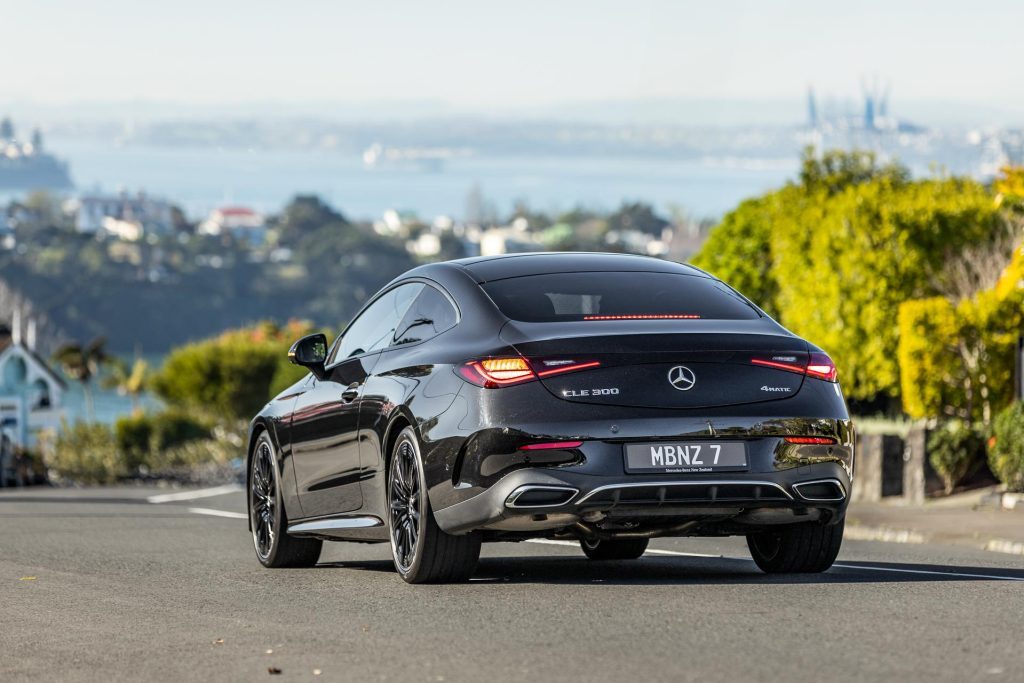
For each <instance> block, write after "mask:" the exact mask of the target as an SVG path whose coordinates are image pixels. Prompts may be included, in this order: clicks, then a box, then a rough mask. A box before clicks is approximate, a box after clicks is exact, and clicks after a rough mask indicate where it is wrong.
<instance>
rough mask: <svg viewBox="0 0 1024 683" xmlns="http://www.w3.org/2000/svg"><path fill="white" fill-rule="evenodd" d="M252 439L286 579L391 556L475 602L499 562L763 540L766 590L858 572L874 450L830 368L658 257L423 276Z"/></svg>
mask: <svg viewBox="0 0 1024 683" xmlns="http://www.w3.org/2000/svg"><path fill="white" fill-rule="evenodd" d="M289 357H290V358H291V360H292V362H294V363H297V364H299V365H301V366H304V367H306V368H308V369H309V371H310V372H309V375H307V376H306V377H305V378H304V379H302V380H300V381H299V382H297V383H296V384H295V385H293V386H292V387H290V388H288V389H287V390H285V391H283V392H282V393H281V394H280V395H279V396H277V397H276V398H274V399H273V400H272V401H271V402H270V403H268V404H267V405H266V407H265V408H264V409H263V410H262V411H261V412H260V413H259V415H257V416H256V418H255V419H254V420H253V422H252V425H251V431H250V438H249V447H248V487H247V491H248V500H249V521H250V527H251V531H252V538H253V542H254V544H255V546H256V554H257V556H258V557H259V560H260V562H262V563H263V564H264V565H265V566H267V567H286V566H291V567H294V566H312V565H313V564H315V563H316V562H317V559H318V558H319V555H320V550H321V545H322V542H323V541H324V540H331V541H358V542H370V543H376V542H380V543H390V544H391V551H392V556H393V558H394V564H395V568H396V569H397V570H398V573H399V574H400V575H401V576H402V578H403V579H405V580H406V581H408V582H411V583H420V582H436V581H457V580H465V579H467V578H468V577H469V576H470V575H471V574H472V573H473V570H474V567H475V565H476V563H477V559H478V558H479V555H480V544H481V543H482V542H485V541H517V540H524V539H528V538H554V539H574V540H578V541H579V543H580V545H581V546H582V550H583V552H584V553H586V555H587V557H589V558H591V559H594V560H626V559H633V558H638V557H640V556H641V555H642V554H643V553H644V551H645V549H646V547H647V543H648V539H651V538H655V537H659V536H726V535H742V536H746V538H747V543H748V546H749V547H750V552H751V554H752V555H753V558H754V561H755V562H756V563H757V565H758V566H759V567H760V568H761V569H763V570H764V571H767V572H820V571H824V570H825V569H827V568H828V567H830V566H831V565H832V563H833V561H834V560H835V557H836V555H837V553H838V552H839V546H840V543H841V542H842V537H843V522H844V517H845V513H846V506H847V502H848V499H849V492H850V484H851V480H852V476H853V458H854V453H853V450H854V429H853V425H852V423H851V422H850V419H849V416H848V414H847V409H846V404H845V401H844V399H843V394H842V392H841V391H840V388H839V384H838V383H837V381H836V369H835V366H834V365H833V363H832V361H831V360H830V359H829V357H828V356H827V355H826V354H825V353H823V352H822V350H821V349H819V348H817V347H815V346H814V345H813V344H810V343H808V342H807V341H805V340H803V339H800V338H799V337H797V336H795V335H793V334H792V333H791V332H789V331H787V330H786V329H784V328H783V327H782V326H780V325H779V324H778V323H776V322H775V321H774V320H772V319H771V318H769V317H768V316H767V315H766V314H765V313H764V312H763V311H761V310H760V309H759V308H758V307H757V306H756V305H754V304H753V303H751V302H750V301H748V300H747V299H745V298H744V297H743V296H741V295H740V294H738V293H737V292H736V291H735V290H733V289H731V288H730V287H729V286H728V285H726V284H724V283H722V282H721V281H720V280H717V279H716V278H714V277H711V276H710V275H708V274H707V273H705V272H703V271H701V270H698V269H696V268H693V267H691V266H687V265H681V264H678V263H672V262H669V261H663V260H659V259H654V258H647V257H642V256H629V255H621V254H591V253H543V254H510V255H505V256H496V257H480V258H469V259H461V260H458V261H450V262H446V263H435V264H430V265H425V266H420V267H418V268H415V269H413V270H411V271H409V272H408V273H406V274H404V275H402V276H401V277H399V278H397V279H395V280H394V281H393V282H391V283H390V284H388V285H387V286H386V287H385V288H384V289H382V290H381V291H380V292H379V293H378V294H377V295H376V296H374V297H373V298H372V299H370V301H369V303H368V304H367V305H366V306H365V307H364V308H363V310H362V311H361V312H360V313H359V315H357V316H356V317H355V319H354V320H353V321H352V323H351V324H350V325H349V326H348V327H347V328H346V329H345V331H344V333H343V334H342V335H341V336H340V337H339V338H338V339H337V340H335V341H334V343H333V344H331V345H330V346H329V345H328V343H327V339H326V338H325V337H324V336H323V335H319V334H318V335H312V336H309V337H305V338H303V339H300V340H298V341H297V342H295V344H294V346H293V347H292V348H291V350H290V351H289Z"/></svg>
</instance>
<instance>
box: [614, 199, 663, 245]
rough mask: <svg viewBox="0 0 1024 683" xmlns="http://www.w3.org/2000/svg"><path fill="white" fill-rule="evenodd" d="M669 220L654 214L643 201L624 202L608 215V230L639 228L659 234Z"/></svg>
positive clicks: (642, 230) (651, 233)
mask: <svg viewBox="0 0 1024 683" xmlns="http://www.w3.org/2000/svg"><path fill="white" fill-rule="evenodd" d="M668 225H669V222H668V221H667V220H665V219H664V218H662V217H661V216H659V215H658V214H656V213H655V212H654V208H653V207H652V206H651V205H650V204H645V203H644V202H632V203H630V202H624V203H623V204H622V206H620V207H619V210H618V211H616V212H615V213H613V214H612V215H611V216H609V217H608V228H609V229H610V230H639V231H640V232H644V233H647V234H648V235H654V236H655V237H660V236H661V231H662V230H664V229H665V228H667V227H668Z"/></svg>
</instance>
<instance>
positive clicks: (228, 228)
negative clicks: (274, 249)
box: [197, 206, 267, 246]
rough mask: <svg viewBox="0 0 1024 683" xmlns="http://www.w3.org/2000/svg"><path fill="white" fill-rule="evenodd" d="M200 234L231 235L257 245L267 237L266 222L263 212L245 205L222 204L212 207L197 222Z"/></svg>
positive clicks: (241, 240)
mask: <svg viewBox="0 0 1024 683" xmlns="http://www.w3.org/2000/svg"><path fill="white" fill-rule="evenodd" d="M197 232H198V233H199V234H200V235H212V236H215V237H216V236H220V235H225V234H227V235H231V237H232V238H234V239H235V240H237V241H239V242H246V243H247V244H250V245H252V246H259V245H261V244H263V242H264V241H266V238H267V222H266V219H265V218H264V217H263V214H261V213H259V212H258V211H253V210H252V209H250V208H248V207H245V206H224V207H221V208H219V209H214V210H213V211H211V212H210V215H209V216H207V217H206V220H204V221H203V222H202V223H200V224H199V227H198V229H197Z"/></svg>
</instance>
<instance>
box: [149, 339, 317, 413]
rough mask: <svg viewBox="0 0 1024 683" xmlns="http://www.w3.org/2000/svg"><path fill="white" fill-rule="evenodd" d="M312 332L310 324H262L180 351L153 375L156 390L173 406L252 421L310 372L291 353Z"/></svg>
mask: <svg viewBox="0 0 1024 683" xmlns="http://www.w3.org/2000/svg"><path fill="white" fill-rule="evenodd" d="M310 331H311V328H310V326H309V325H308V324H306V323H290V324H289V325H287V326H286V327H285V328H283V329H282V328H279V327H277V326H275V325H272V324H269V323H263V324H260V325H257V326H255V327H252V328H246V329H241V330H232V331H230V332H225V333H224V334H222V335H220V336H219V337H215V338H213V339H207V340H205V341H201V342H196V343H194V344H188V345H186V346H182V347H179V348H177V349H175V350H174V351H172V352H171V354H170V356H168V358H167V361H166V363H164V366H163V368H162V369H161V371H160V372H159V373H158V374H157V375H156V377H154V379H153V388H154V390H155V391H156V393H157V394H158V395H159V396H160V397H161V398H163V399H164V400H165V401H167V402H168V403H170V404H171V405H174V406H178V407H181V408H185V409H188V410H202V411H203V412H204V414H205V415H210V416H211V417H212V418H215V419H219V420H227V421H231V420H237V419H245V420H248V419H250V418H251V417H252V416H253V415H254V414H255V413H256V412H258V411H259V410H260V408H262V407H263V405H264V404H265V403H266V402H267V401H269V400H270V399H271V398H272V397H273V395H274V394H275V393H277V392H278V391H280V390H281V389H284V388H286V387H288V386H289V385H291V384H293V383H294V382H295V381H296V380H298V379H299V378H301V377H302V376H304V375H305V374H306V371H305V370H304V369H302V368H297V367H295V366H292V365H291V364H290V363H289V362H288V359H287V351H288V347H289V346H290V345H291V343H292V342H293V341H295V340H296V339H298V338H299V337H301V336H303V335H305V334H309V333H310Z"/></svg>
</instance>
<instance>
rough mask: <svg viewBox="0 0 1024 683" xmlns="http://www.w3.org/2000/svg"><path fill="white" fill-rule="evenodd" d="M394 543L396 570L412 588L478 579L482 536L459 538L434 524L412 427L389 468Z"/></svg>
mask: <svg viewBox="0 0 1024 683" xmlns="http://www.w3.org/2000/svg"><path fill="white" fill-rule="evenodd" d="M387 482H388V483H387V491H388V515H387V517H388V538H389V539H390V540H391V557H392V559H393V560H394V563H395V570H396V571H397V572H398V574H399V575H400V576H401V577H402V579H404V580H405V581H406V582H407V583H454V582H459V581H466V580H468V579H469V577H470V576H472V575H473V571H474V570H475V569H476V564H477V561H478V560H479V559H480V535H479V534H476V533H470V534H466V535H464V536H453V535H451V534H447V533H445V532H444V531H442V530H441V528H440V527H439V526H438V525H437V522H436V521H435V520H434V513H433V511H432V510H431V509H430V499H429V497H428V496H427V485H426V479H425V477H424V472H423V459H422V457H421V456H420V448H419V444H418V442H417V440H416V432H415V431H413V429H412V427H406V428H405V429H403V430H402V431H401V432H400V433H399V435H398V439H397V440H396V441H395V446H394V448H393V449H392V451H391V458H390V461H389V464H388V480H387Z"/></svg>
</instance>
